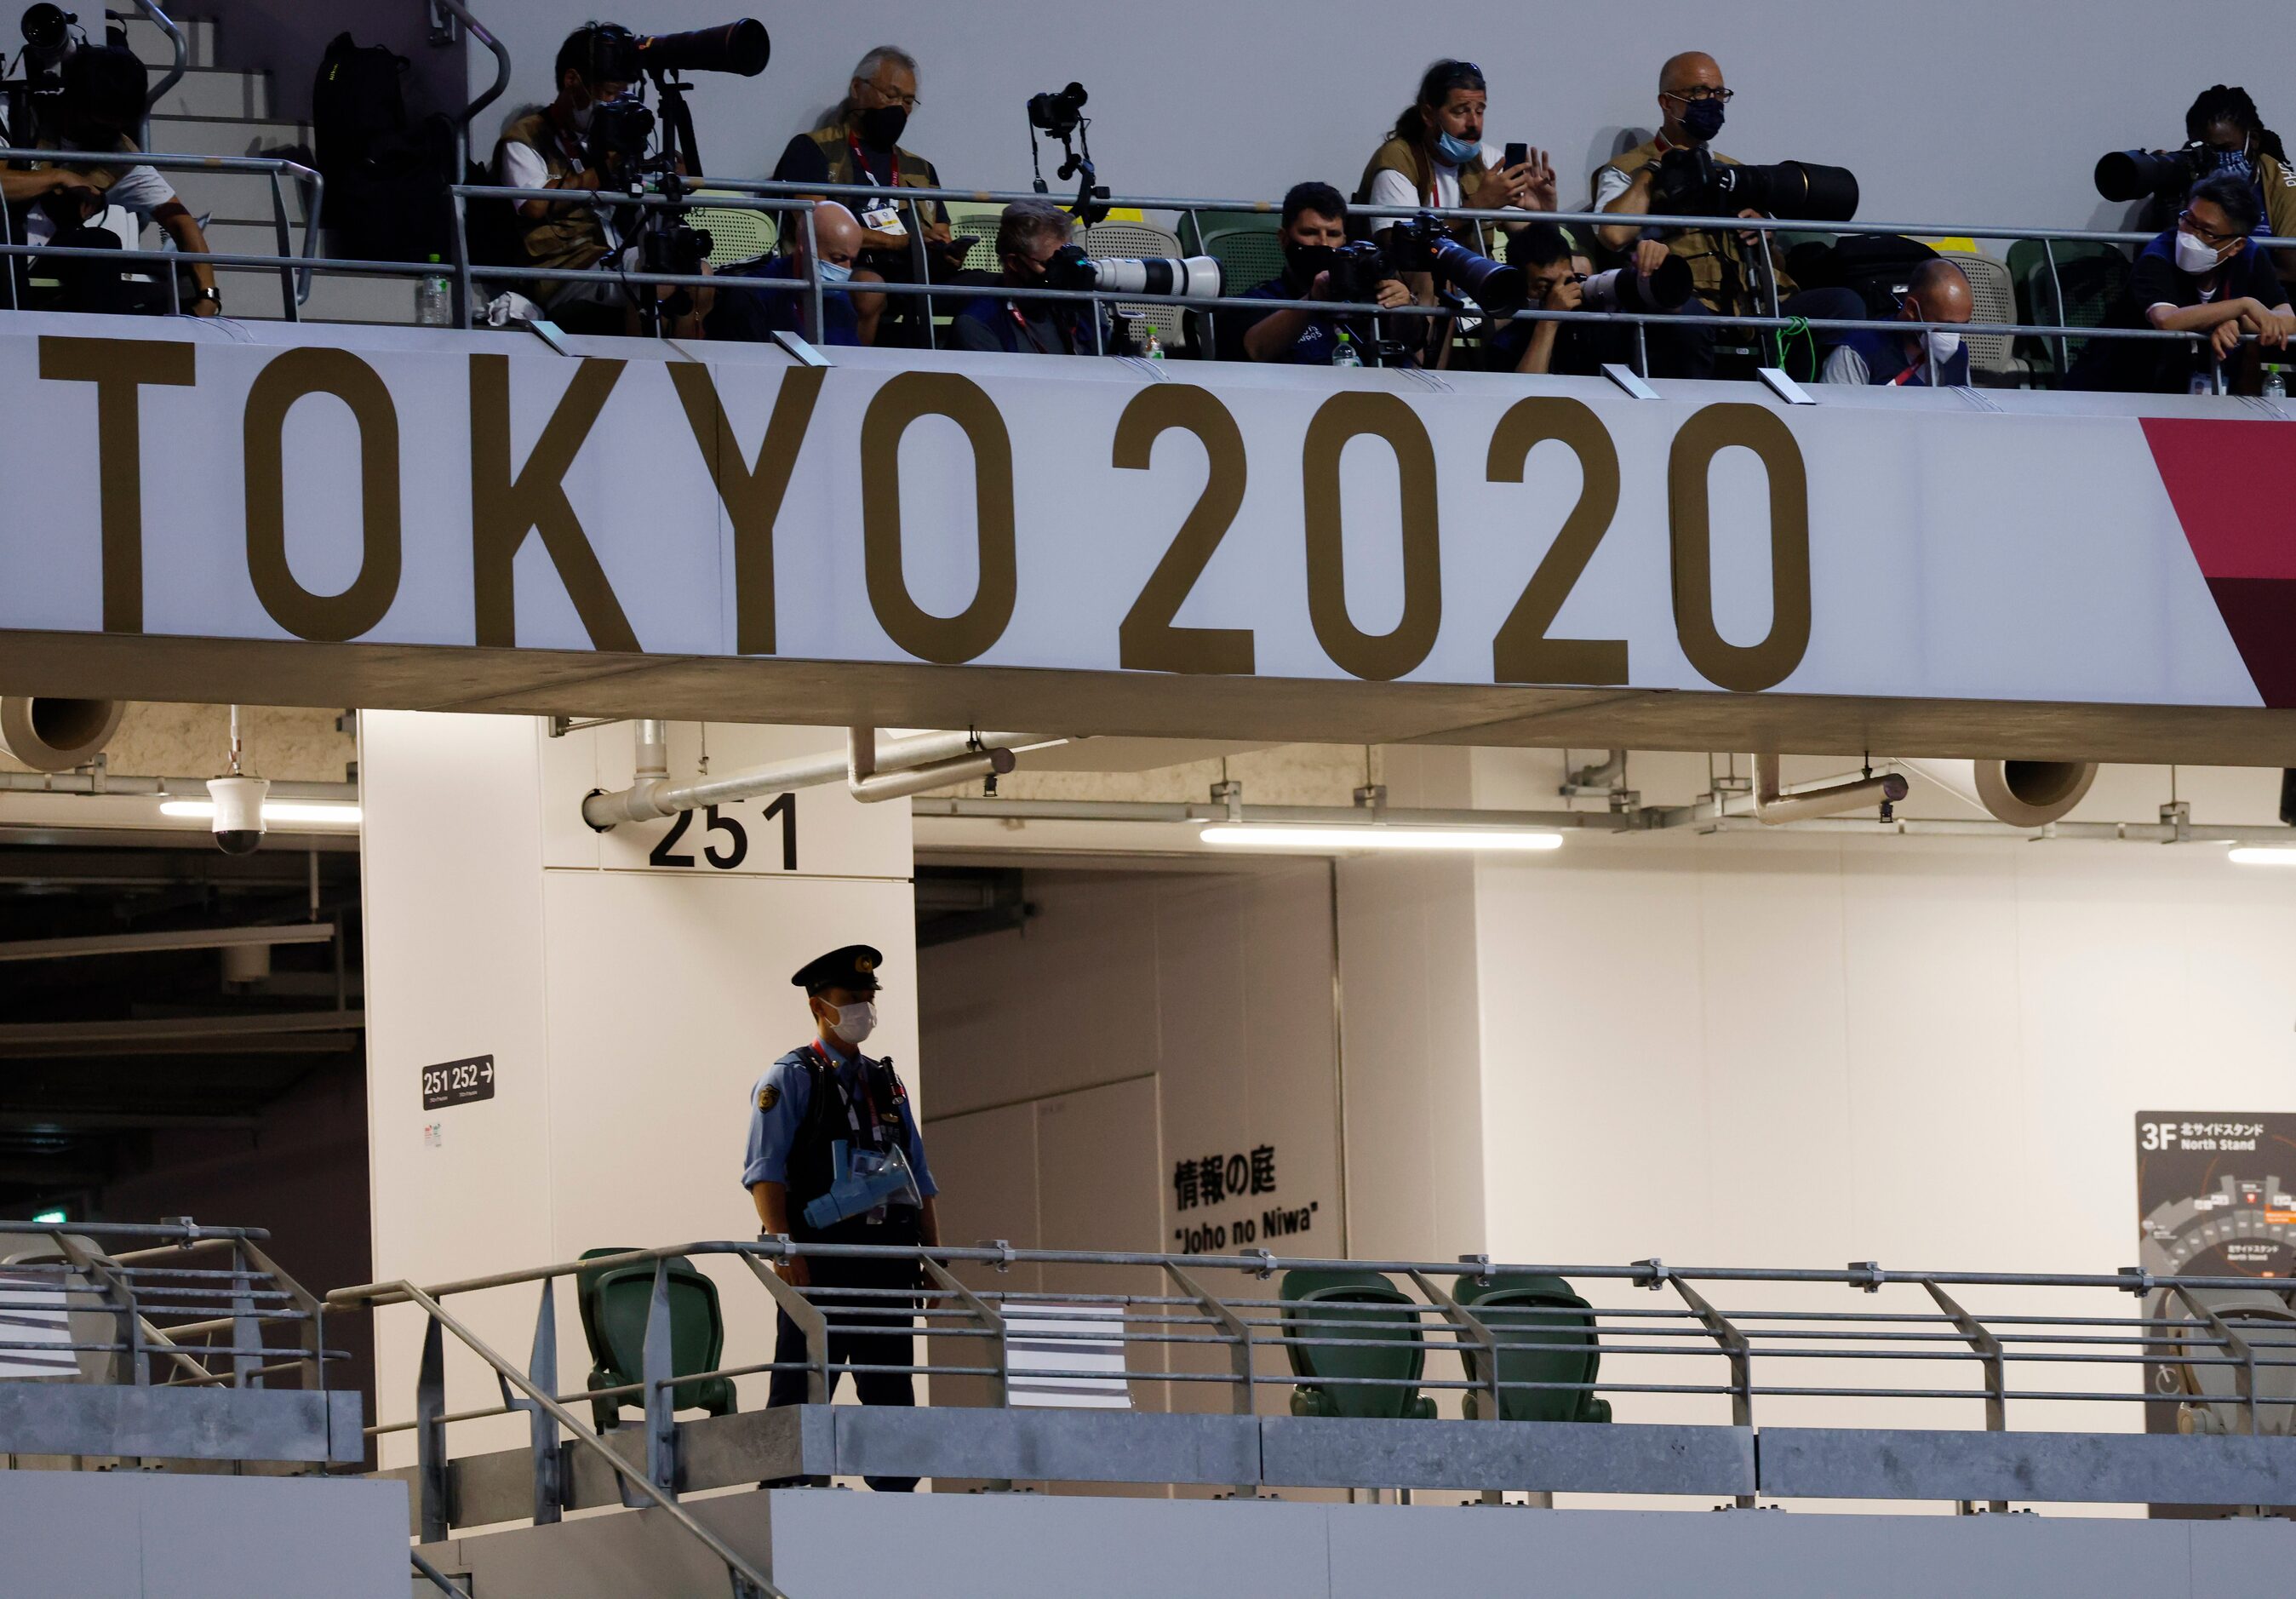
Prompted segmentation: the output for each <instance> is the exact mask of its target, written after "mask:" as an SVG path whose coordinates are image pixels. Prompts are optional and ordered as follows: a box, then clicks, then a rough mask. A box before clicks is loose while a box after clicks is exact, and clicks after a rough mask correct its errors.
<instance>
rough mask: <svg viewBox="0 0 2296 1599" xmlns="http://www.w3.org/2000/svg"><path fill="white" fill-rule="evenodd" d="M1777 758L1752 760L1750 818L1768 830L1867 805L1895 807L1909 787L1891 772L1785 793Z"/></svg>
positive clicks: (1767, 756) (1766, 756)
mask: <svg viewBox="0 0 2296 1599" xmlns="http://www.w3.org/2000/svg"><path fill="white" fill-rule="evenodd" d="M1778 766H1779V762H1778V758H1777V757H1776V756H1775V755H1757V756H1756V757H1754V818H1755V820H1757V821H1759V822H1761V823H1764V824H1767V825H1768V826H1772V827H1775V826H1777V825H1779V824H1781V823H1785V822H1800V821H1806V820H1808V818H1810V817H1812V816H1840V815H1841V814H1842V813H1843V812H1845V811H1853V810H1864V809H1865V808H1866V807H1867V806H1870V805H1895V804H1896V803H1897V802H1898V800H1900V799H1904V798H1905V797H1906V792H1907V788H1908V787H1909V786H1910V785H1908V784H1907V782H1906V780H1905V778H1903V777H1902V776H1900V775H1898V774H1897V773H1895V772H1884V773H1883V774H1882V775H1881V776H1879V777H1853V778H1849V779H1847V780H1846V781H1837V782H1833V783H1822V784H1820V785H1819V786H1817V787H1816V788H1806V789H1798V790H1796V791H1793V792H1792V793H1787V792H1786V791H1784V789H1783V788H1782V787H1781V785H1780V783H1779V781H1778Z"/></svg>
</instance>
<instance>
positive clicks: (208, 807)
mask: <svg viewBox="0 0 2296 1599" xmlns="http://www.w3.org/2000/svg"><path fill="white" fill-rule="evenodd" d="M215 810H216V808H215V801H214V800H212V799H169V800H167V801H165V802H163V803H162V804H161V805H160V815H161V816H197V817H199V818H200V819H201V821H203V822H212V821H213V820H215ZM263 819H264V820H265V821H266V822H332V823H334V824H337V825H339V826H343V827H356V826H357V825H358V824H359V822H360V819H361V813H360V810H359V808H358V807H357V806H356V805H334V804H330V803H328V802H327V801H326V800H324V799H266V800H265V801H264V802H263Z"/></svg>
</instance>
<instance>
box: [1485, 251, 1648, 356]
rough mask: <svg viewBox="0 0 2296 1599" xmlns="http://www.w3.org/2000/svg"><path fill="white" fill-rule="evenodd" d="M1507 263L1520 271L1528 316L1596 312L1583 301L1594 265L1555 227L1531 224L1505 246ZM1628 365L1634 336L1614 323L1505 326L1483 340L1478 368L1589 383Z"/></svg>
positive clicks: (1525, 321)
mask: <svg viewBox="0 0 2296 1599" xmlns="http://www.w3.org/2000/svg"><path fill="white" fill-rule="evenodd" d="M1507 263H1508V265H1510V266H1518V267H1520V268H1521V271H1522V275H1523V284H1524V287H1525V289H1526V290H1527V291H1528V293H1527V295H1526V298H1525V301H1524V303H1525V304H1526V305H1527V306H1528V307H1530V308H1531V309H1533V310H1539V311H1582V310H1596V309H1600V308H1602V307H1597V306H1594V305H1590V304H1588V302H1587V284H1588V283H1589V282H1590V281H1591V280H1592V279H1593V278H1594V276H1595V268H1594V263H1593V262H1591V261H1589V260H1588V259H1587V257H1586V255H1585V254H1583V253H1582V252H1581V251H1580V250H1579V241H1578V238H1577V236H1576V235H1575V234H1572V233H1571V231H1570V229H1569V228H1566V227H1563V226H1562V225H1560V224H1557V223H1553V222H1538V223H1533V224H1532V225H1530V226H1529V227H1527V228H1525V229H1523V230H1522V232H1521V233H1519V234H1516V235H1515V236H1514V237H1513V240H1512V241H1510V242H1509V243H1508V245H1507ZM1633 360H1634V332H1633V330H1632V329H1631V328H1630V327H1628V326H1627V325H1626V324H1620V323H1595V322H1550V321H1546V320H1544V319H1539V320H1530V319H1521V320H1509V321H1506V322H1503V323H1501V324H1499V325H1498V326H1497V328H1495V329H1494V330H1493V331H1492V332H1490V333H1489V334H1488V336H1487V337H1486V339H1485V340H1484V355H1483V364H1484V366H1485V368H1486V369H1487V370H1488V371H1491V372H1513V373H1523V374H1526V375H1529V376H1546V375H1550V374H1551V375H1555V376H1562V377H1595V376H1596V375H1598V374H1600V373H1601V372H1602V370H1603V366H1604V365H1606V364H1608V363H1611V362H1613V361H1616V362H1623V363H1627V364H1628V365H1631V364H1632V362H1633Z"/></svg>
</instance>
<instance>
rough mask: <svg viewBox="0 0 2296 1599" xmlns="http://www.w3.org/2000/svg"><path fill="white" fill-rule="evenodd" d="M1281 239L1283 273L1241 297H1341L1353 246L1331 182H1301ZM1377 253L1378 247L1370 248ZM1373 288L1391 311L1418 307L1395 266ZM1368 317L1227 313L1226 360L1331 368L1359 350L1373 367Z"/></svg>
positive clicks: (1286, 206) (1359, 357) (1287, 203)
mask: <svg viewBox="0 0 2296 1599" xmlns="http://www.w3.org/2000/svg"><path fill="white" fill-rule="evenodd" d="M1276 237H1277V238H1278V240H1280V241H1281V242H1282V244H1283V271H1282V272H1280V273H1278V274H1277V275H1275V276H1274V277H1272V278H1269V279H1268V280H1267V282H1266V283H1260V284H1258V285H1256V286H1254V287H1252V288H1251V289H1247V290H1245V291H1243V293H1242V294H1240V295H1238V296H1237V297H1236V298H1237V299H1320V300H1341V299H1346V298H1347V296H1346V294H1344V293H1343V292H1342V291H1341V287H1342V284H1341V280H1342V278H1343V277H1344V276H1345V275H1344V274H1342V273H1341V272H1339V271H1338V270H1337V268H1338V267H1339V266H1340V261H1341V256H1340V251H1341V249H1342V248H1344V247H1345V246H1346V244H1347V242H1348V202H1347V201H1345V200H1344V199H1342V198H1341V194H1340V192H1339V191H1338V190H1337V189H1335V188H1333V186H1332V185H1331V184H1320V183H1304V184H1293V185H1292V192H1291V193H1288V194H1286V195H1284V197H1283V228H1282V231H1281V232H1280V233H1278V234H1277V235H1276ZM1365 248H1366V249H1371V250H1376V248H1377V247H1376V246H1366V247H1365ZM1381 272H1382V276H1381V277H1379V278H1378V280H1377V281H1376V282H1375V283H1374V284H1372V285H1371V292H1372V299H1373V301H1374V302H1375V303H1377V304H1379V305H1381V306H1384V307H1390V309H1391V308H1393V307H1397V306H1405V305H1409V304H1410V303H1411V291H1410V290H1409V289H1407V288H1406V287H1405V286H1404V284H1403V281H1402V280H1401V279H1400V278H1398V277H1397V276H1395V275H1393V273H1392V271H1390V269H1388V268H1386V267H1382V268H1381ZM1370 320H1371V319H1370V317H1369V316H1368V315H1357V316H1348V317H1345V318H1341V317H1340V316H1334V315H1332V314H1330V313H1327V312H1320V311H1302V310H1297V309H1289V310H1281V311H1261V312H1249V311H1222V312H1221V313H1220V314H1219V334H1220V337H1219V343H1220V358H1221V359H1222V360H1226V361H1238V360H1242V361H1283V362H1289V363H1291V364H1292V365H1298V366H1329V365H1332V363H1333V360H1334V359H1335V358H1336V359H1340V360H1341V361H1343V362H1344V360H1345V357H1344V355H1343V354H1342V352H1343V351H1345V350H1347V349H1349V348H1353V349H1354V351H1355V358H1356V361H1357V363H1367V362H1368V361H1369V359H1370V355H1371V348H1372V343H1373V336H1372V331H1371V328H1370V325H1369V324H1370Z"/></svg>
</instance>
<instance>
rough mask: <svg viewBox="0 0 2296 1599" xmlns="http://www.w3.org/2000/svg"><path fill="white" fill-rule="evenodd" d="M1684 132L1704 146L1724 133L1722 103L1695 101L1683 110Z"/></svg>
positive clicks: (1686, 105) (1716, 101)
mask: <svg viewBox="0 0 2296 1599" xmlns="http://www.w3.org/2000/svg"><path fill="white" fill-rule="evenodd" d="M1682 131H1683V132H1685V133H1686V134H1688V135H1690V136H1691V137H1692V138H1693V139H1696V140H1697V141H1698V142H1699V143H1702V144H1703V143H1705V142H1706V141H1707V140H1709V139H1710V138H1712V137H1713V136H1714V135H1716V134H1718V133H1720V132H1721V131H1722V102H1720V101H1718V100H1693V101H1691V102H1688V103H1687V104H1685V106H1684V107H1683V108H1682Z"/></svg>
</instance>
